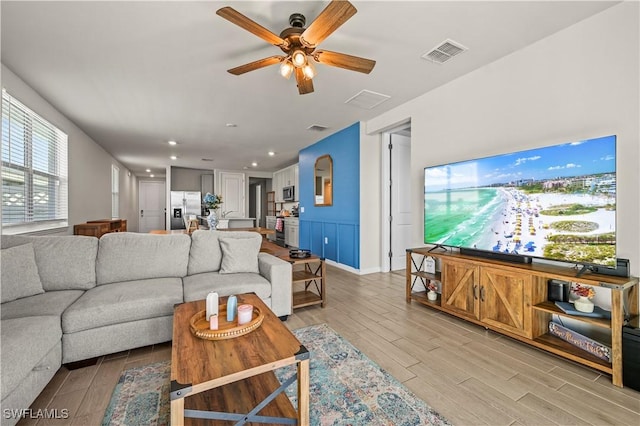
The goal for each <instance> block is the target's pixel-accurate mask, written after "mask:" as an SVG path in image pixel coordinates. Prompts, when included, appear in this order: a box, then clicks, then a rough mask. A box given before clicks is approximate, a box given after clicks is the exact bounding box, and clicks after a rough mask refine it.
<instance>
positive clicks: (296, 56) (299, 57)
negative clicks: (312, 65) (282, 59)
mask: <svg viewBox="0 0 640 426" xmlns="http://www.w3.org/2000/svg"><path fill="white" fill-rule="evenodd" d="M291 62H292V63H293V65H294V66H295V67H298V68H302V67H303V66H305V64H306V63H307V55H306V54H305V53H304V52H303V51H302V50H294V51H293V53H292V54H291Z"/></svg>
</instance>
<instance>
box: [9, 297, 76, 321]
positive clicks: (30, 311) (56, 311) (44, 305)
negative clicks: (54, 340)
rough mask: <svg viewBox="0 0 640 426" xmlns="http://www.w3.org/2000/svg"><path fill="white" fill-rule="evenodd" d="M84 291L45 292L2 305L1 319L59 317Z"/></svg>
mask: <svg viewBox="0 0 640 426" xmlns="http://www.w3.org/2000/svg"><path fill="white" fill-rule="evenodd" d="M83 293H84V291H82V290H60V291H47V292H44V293H42V294H38V295H35V296H30V297H25V298H23V299H18V300H14V301H12V302H7V303H3V304H2V310H1V311H0V315H1V316H2V319H3V320H4V319H9V318H22V317H33V316H38V315H47V316H48V315H51V316H55V317H61V316H62V313H63V312H64V310H65V309H67V308H68V307H69V305H71V304H72V303H73V302H75V301H76V300H77V299H78V298H79V297H80V296H82V294H83Z"/></svg>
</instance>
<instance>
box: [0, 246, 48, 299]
mask: <svg viewBox="0 0 640 426" xmlns="http://www.w3.org/2000/svg"><path fill="white" fill-rule="evenodd" d="M1 256H2V293H1V297H0V301H1V302H2V303H5V302H11V301H12V300H16V299H22V298H23V297H29V296H35V295H36V294H40V293H44V290H43V289H42V282H41V281H40V275H39V274H38V266H37V265H36V256H35V253H34V251H33V244H31V243H29V244H23V245H21V246H15V247H11V248H8V249H4V250H2V252H1Z"/></svg>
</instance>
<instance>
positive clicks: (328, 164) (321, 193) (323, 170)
mask: <svg viewBox="0 0 640 426" xmlns="http://www.w3.org/2000/svg"><path fill="white" fill-rule="evenodd" d="M313 177H314V194H315V203H314V205H316V206H331V205H333V160H332V159H331V156H330V155H323V156H321V157H318V159H317V160H316V165H315V167H314V168H313Z"/></svg>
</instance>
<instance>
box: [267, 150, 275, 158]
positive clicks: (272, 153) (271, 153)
mask: <svg viewBox="0 0 640 426" xmlns="http://www.w3.org/2000/svg"><path fill="white" fill-rule="evenodd" d="M267 154H269V157H273V156H274V155H276V153H275V152H273V151H269V152H267Z"/></svg>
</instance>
